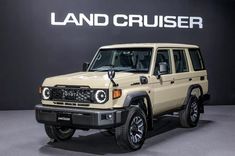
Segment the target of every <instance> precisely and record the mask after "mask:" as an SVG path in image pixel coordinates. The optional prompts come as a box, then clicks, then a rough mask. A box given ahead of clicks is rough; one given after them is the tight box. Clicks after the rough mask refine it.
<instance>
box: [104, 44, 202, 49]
mask: <svg viewBox="0 0 235 156" xmlns="http://www.w3.org/2000/svg"><path fill="white" fill-rule="evenodd" d="M138 47H146V48H147V47H159V48H161V47H162V48H163V47H169V48H198V46H197V45H192V44H180V43H125V44H113V45H106V46H102V47H101V48H102V49H109V48H138Z"/></svg>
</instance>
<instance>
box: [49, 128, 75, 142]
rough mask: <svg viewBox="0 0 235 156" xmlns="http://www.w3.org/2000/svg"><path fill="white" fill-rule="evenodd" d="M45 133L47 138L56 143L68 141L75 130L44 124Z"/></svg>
mask: <svg viewBox="0 0 235 156" xmlns="http://www.w3.org/2000/svg"><path fill="white" fill-rule="evenodd" d="M45 131H46V134H47V135H48V137H49V138H51V139H55V140H57V141H65V140H69V139H70V138H71V137H72V136H73V134H74V133H75V129H72V128H68V127H58V126H52V125H46V124H45Z"/></svg>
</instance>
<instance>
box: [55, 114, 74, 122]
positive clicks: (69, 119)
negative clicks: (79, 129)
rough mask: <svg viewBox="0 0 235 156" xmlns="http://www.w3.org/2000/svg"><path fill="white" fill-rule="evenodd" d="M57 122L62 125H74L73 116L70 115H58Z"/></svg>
mask: <svg viewBox="0 0 235 156" xmlns="http://www.w3.org/2000/svg"><path fill="white" fill-rule="evenodd" d="M57 122H59V123H61V124H71V123H72V115H71V114H68V113H58V114H57Z"/></svg>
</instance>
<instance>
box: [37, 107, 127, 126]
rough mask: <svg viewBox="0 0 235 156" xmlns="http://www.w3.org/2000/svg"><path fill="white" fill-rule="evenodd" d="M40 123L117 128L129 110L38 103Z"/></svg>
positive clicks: (124, 119) (38, 119)
mask: <svg viewBox="0 0 235 156" xmlns="http://www.w3.org/2000/svg"><path fill="white" fill-rule="evenodd" d="M35 111H36V120H37V121H38V122H39V123H44V124H49V125H57V126H68V127H73V128H77V129H103V128H105V129H106V128H115V127H118V126H120V125H122V124H124V123H125V121H126V118H127V114H128V110H127V109H114V110H98V109H82V108H67V107H56V106H45V105H41V104H39V105H36V106H35Z"/></svg>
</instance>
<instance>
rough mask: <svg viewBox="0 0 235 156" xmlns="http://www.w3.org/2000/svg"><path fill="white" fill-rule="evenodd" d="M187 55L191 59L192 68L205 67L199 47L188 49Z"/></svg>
mask: <svg viewBox="0 0 235 156" xmlns="http://www.w3.org/2000/svg"><path fill="white" fill-rule="evenodd" d="M189 55H190V57H191V61H192V64H193V69H194V70H195V71H197V70H204V69H205V67H204V63H203V60H202V56H201V53H200V50H199V49H189Z"/></svg>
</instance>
